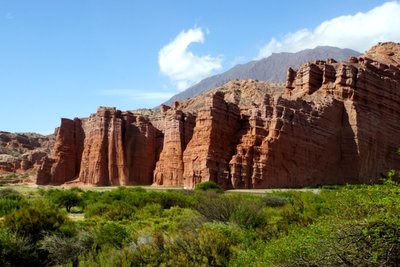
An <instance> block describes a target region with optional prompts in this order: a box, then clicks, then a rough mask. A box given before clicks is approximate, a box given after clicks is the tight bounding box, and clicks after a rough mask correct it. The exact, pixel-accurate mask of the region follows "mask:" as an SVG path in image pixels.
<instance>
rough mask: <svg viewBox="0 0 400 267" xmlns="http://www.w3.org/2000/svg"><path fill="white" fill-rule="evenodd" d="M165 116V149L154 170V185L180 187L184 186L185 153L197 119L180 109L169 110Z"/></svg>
mask: <svg viewBox="0 0 400 267" xmlns="http://www.w3.org/2000/svg"><path fill="white" fill-rule="evenodd" d="M161 109H163V108H161ZM164 116H165V117H164V119H163V120H162V123H163V124H164V125H162V129H164V137H163V149H162V151H161V154H160V159H159V160H158V162H157V164H156V168H155V170H154V184H155V185H165V186H179V185H182V184H183V171H184V166H183V152H184V151H185V149H186V146H187V145H188V143H189V141H190V140H191V139H192V136H193V129H194V126H195V117H194V116H193V115H192V114H190V113H188V114H185V113H183V112H182V110H179V109H169V110H168V111H165V113H164Z"/></svg>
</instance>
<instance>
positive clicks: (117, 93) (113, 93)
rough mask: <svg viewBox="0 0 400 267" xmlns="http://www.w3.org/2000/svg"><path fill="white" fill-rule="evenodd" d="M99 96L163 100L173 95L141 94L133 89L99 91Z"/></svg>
mask: <svg viewBox="0 0 400 267" xmlns="http://www.w3.org/2000/svg"><path fill="white" fill-rule="evenodd" d="M97 94H98V95H101V96H109V97H124V98H126V97H127V98H131V99H134V100H158V99H160V100H165V99H168V98H170V97H172V96H173V95H174V93H173V92H163V91H159V92H143V91H138V90H133V89H110V90H100V91H98V92H97Z"/></svg>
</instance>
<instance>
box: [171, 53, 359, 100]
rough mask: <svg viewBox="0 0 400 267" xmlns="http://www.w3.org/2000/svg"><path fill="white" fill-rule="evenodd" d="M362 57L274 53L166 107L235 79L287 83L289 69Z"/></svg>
mask: <svg viewBox="0 0 400 267" xmlns="http://www.w3.org/2000/svg"><path fill="white" fill-rule="evenodd" d="M359 55H360V53H359V52H357V51H354V50H351V49H341V48H337V47H331V46H317V47H316V48H314V49H306V50H302V51H300V52H297V53H276V54H275V53H274V54H272V55H271V56H269V57H267V58H263V59H260V60H254V61H250V62H248V63H246V64H239V65H236V66H235V67H233V68H231V69H230V70H228V71H226V72H224V73H221V74H217V75H214V76H211V77H208V78H206V79H204V80H202V81H200V82H199V83H197V84H195V85H193V86H191V87H189V88H188V89H186V90H185V91H183V92H180V93H179V94H176V95H174V96H173V97H172V98H171V99H169V100H168V101H166V102H165V104H166V105H171V104H172V103H173V102H174V101H177V100H184V99H187V98H190V97H193V96H196V95H199V94H201V93H202V92H204V91H208V90H210V89H212V88H215V87H217V86H221V85H223V84H224V83H226V82H228V81H231V80H234V79H254V80H260V81H269V82H284V81H285V79H286V71H287V69H288V68H289V67H292V68H297V67H299V66H300V65H302V64H304V63H306V62H308V61H312V60H318V59H321V60H325V59H328V58H333V59H335V60H337V61H340V60H347V59H348V58H349V56H359Z"/></svg>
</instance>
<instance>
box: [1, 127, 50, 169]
mask: <svg viewBox="0 0 400 267" xmlns="http://www.w3.org/2000/svg"><path fill="white" fill-rule="evenodd" d="M53 144H54V136H53V135H49V136H44V135H40V134H34V133H9V132H1V131H0V174H1V173H8V172H12V173H25V172H29V173H30V172H35V170H36V169H37V168H38V167H39V166H40V165H41V164H42V161H43V159H44V158H45V156H46V155H47V154H48V153H49V152H50V150H51V147H52V146H53Z"/></svg>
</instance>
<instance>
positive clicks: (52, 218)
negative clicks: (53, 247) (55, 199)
mask: <svg viewBox="0 0 400 267" xmlns="http://www.w3.org/2000/svg"><path fill="white" fill-rule="evenodd" d="M66 220H67V217H66V215H65V214H64V213H62V212H60V211H59V210H58V209H57V207H55V206H54V205H52V204H50V203H48V202H45V201H43V200H36V201H32V202H30V203H29V205H26V206H24V208H23V209H19V210H16V211H14V212H12V213H10V214H8V215H7V216H6V217H5V221H4V224H5V226H7V227H9V228H10V229H11V230H12V231H14V232H15V233H17V234H18V235H21V236H25V237H29V238H31V239H32V240H33V241H37V240H39V239H41V238H42V236H43V235H44V233H46V232H54V231H57V230H58V229H59V228H60V227H61V226H62V225H63V223H64V222H65V221H66Z"/></svg>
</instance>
